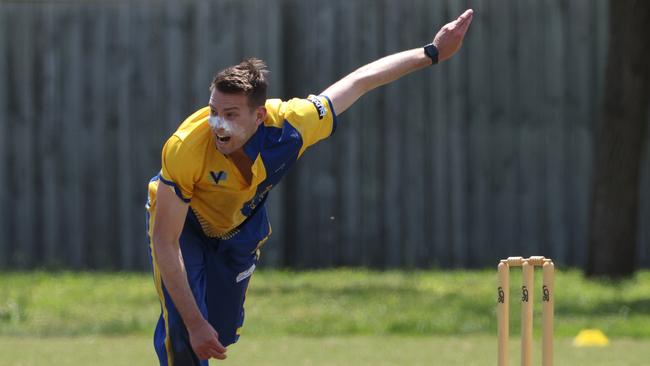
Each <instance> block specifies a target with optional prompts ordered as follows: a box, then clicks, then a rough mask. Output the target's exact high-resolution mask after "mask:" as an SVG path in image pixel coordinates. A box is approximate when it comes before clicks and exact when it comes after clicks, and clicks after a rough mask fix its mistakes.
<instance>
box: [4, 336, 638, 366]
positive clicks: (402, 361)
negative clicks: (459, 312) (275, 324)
mask: <svg viewBox="0 0 650 366" xmlns="http://www.w3.org/2000/svg"><path fill="white" fill-rule="evenodd" d="M536 347H537V348H536V349H535V351H536V352H535V353H534V357H533V361H534V363H535V364H540V363H539V361H540V354H539V345H536ZM510 349H511V351H512V352H511V354H510V359H511V362H510V364H512V365H518V364H519V361H518V357H519V354H518V351H519V345H518V343H517V342H516V341H514V340H513V341H512V342H511V344H510ZM35 350H38V351H35ZM0 355H2V357H1V359H0V364H2V365H3V366H31V365H58V366H67V365H70V366H76V365H94V366H104V365H105V366H109V365H110V366H113V365H153V364H155V359H156V358H155V355H154V353H153V349H152V348H151V341H150V339H149V338H148V337H145V336H125V337H106V336H85V337H73V338H69V337H57V338H34V337H25V338H22V337H4V336H0ZM648 358H650V341H649V340H640V339H616V340H614V341H613V342H612V344H611V346H609V347H606V348H574V347H572V346H571V342H570V339H568V338H560V339H559V340H556V342H555V361H556V365H558V366H563V365H571V366H574V365H589V366H600V365H603V366H604V365H616V366H628V365H629V366H638V365H644V364H647V360H648ZM211 364H212V365H230V366H237V365H277V366H280V365H282V366H284V365H292V366H299V365H305V366H307V365H309V366H318V365H355V366H365V365H368V366H371V365H372V366H381V365H409V366H417V365H427V366H429V365H458V366H471V365H476V366H478V365H485V366H488V365H489V366H494V365H495V364H496V337H490V336H483V335H464V336H448V337H440V336H426V337H421V336H420V337H411V336H378V335H370V336H336V337H299V336H278V337H274V336H264V337H261V336H251V337H247V338H242V339H241V340H240V342H239V343H238V344H236V345H233V346H231V347H230V348H229V350H228V360H227V362H226V363H222V362H216V361H213V362H212V363H211Z"/></svg>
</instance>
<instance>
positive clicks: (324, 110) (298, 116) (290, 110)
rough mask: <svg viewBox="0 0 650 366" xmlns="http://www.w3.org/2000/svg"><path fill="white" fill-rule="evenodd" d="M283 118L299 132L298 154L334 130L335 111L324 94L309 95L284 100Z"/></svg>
mask: <svg viewBox="0 0 650 366" xmlns="http://www.w3.org/2000/svg"><path fill="white" fill-rule="evenodd" d="M284 118H285V119H286V120H287V121H288V122H289V123H291V125H292V126H293V127H294V128H296V130H298V132H299V133H300V135H301V137H302V140H303V144H302V148H301V149H300V154H299V155H302V153H303V152H304V151H305V150H306V149H307V148H308V147H310V146H312V145H314V144H315V143H317V142H318V141H321V140H323V139H325V138H327V137H329V136H330V135H331V134H333V133H334V131H335V130H336V113H335V111H334V108H333V107H332V102H331V101H330V100H329V98H328V97H327V96H325V95H319V96H316V95H310V96H308V97H307V98H305V99H298V98H295V99H291V100H290V101H288V102H286V107H285V110H284Z"/></svg>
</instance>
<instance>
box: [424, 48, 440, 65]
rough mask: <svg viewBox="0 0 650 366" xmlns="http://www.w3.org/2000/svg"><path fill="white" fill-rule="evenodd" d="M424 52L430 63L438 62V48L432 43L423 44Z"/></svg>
mask: <svg viewBox="0 0 650 366" xmlns="http://www.w3.org/2000/svg"><path fill="white" fill-rule="evenodd" d="M424 54H425V55H427V57H429V58H430V59H431V62H432V65H435V64H437V63H438V48H437V47H436V46H434V45H433V43H429V44H428V45H426V46H424Z"/></svg>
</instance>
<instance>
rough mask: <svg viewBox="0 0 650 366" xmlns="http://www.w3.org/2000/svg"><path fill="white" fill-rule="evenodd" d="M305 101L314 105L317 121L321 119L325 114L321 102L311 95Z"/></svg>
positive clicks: (325, 111) (325, 110)
mask: <svg viewBox="0 0 650 366" xmlns="http://www.w3.org/2000/svg"><path fill="white" fill-rule="evenodd" d="M307 99H308V100H309V101H310V102H312V104H314V107H316V110H317V111H318V119H323V117H325V115H326V114H327V109H325V106H324V105H323V102H321V101H320V99H318V98H317V97H315V96H313V95H310V96H309V97H308V98H307Z"/></svg>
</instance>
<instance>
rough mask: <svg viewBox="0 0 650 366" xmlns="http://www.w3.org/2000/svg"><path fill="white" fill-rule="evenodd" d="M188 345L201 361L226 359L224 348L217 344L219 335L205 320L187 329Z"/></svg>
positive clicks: (219, 343)
mask: <svg viewBox="0 0 650 366" xmlns="http://www.w3.org/2000/svg"><path fill="white" fill-rule="evenodd" d="M187 332H188V334H189V336H190V344H191V345H192V349H193V350H194V353H196V355H197V356H198V357H199V359H201V360H208V359H210V358H216V359H219V360H224V359H226V351H227V349H226V347H224V346H223V345H221V342H219V334H218V333H217V331H216V330H214V328H212V326H211V325H210V323H208V322H207V321H206V320H205V319H203V320H202V321H200V322H198V323H197V324H196V325H193V326H192V327H188V328H187Z"/></svg>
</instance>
